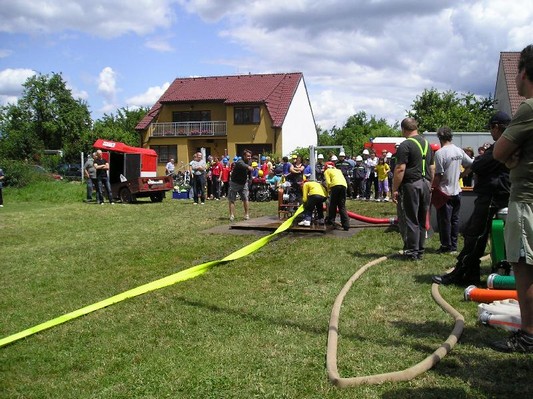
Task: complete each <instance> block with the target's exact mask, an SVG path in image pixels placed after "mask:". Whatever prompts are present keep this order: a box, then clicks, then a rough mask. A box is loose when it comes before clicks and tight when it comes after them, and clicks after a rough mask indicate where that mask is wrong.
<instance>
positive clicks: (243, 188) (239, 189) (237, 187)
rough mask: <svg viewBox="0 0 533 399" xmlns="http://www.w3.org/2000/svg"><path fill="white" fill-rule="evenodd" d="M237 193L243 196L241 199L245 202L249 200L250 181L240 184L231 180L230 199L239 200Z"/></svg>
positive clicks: (232, 200)
mask: <svg viewBox="0 0 533 399" xmlns="http://www.w3.org/2000/svg"><path fill="white" fill-rule="evenodd" d="M237 194H239V196H240V197H241V200H242V201H244V202H247V201H248V182H246V183H244V184H238V183H235V182H232V181H231V180H230V182H229V191H228V201H230V202H235V201H236V200H237Z"/></svg>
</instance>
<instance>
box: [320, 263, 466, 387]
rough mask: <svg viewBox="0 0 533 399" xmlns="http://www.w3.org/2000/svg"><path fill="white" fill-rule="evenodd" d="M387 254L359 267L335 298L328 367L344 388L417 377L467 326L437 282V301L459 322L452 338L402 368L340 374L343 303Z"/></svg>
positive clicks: (434, 288) (434, 292)
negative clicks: (441, 293)
mask: <svg viewBox="0 0 533 399" xmlns="http://www.w3.org/2000/svg"><path fill="white" fill-rule="evenodd" d="M386 259H387V257H386V256H383V257H381V258H379V259H376V260H373V261H372V262H369V263H367V264H366V265H364V266H363V267H361V269H359V270H358V271H357V272H356V273H355V274H354V275H353V276H352V277H351V278H350V279H349V280H348V282H347V283H346V284H345V285H344V287H343V288H342V290H341V292H340V293H339V295H338V296H337V298H336V299H335V303H334V304H333V309H332V310H331V317H330V320H329V331H328V345H327V355H326V368H327V372H328V378H329V380H330V381H331V382H332V383H333V384H334V385H336V386H338V387H340V388H346V387H350V386H355V385H361V384H380V383H382V382H387V381H407V380H411V379H413V378H414V377H416V376H418V375H420V374H422V373H423V372H425V371H427V370H429V369H430V368H432V367H433V366H434V365H435V364H437V363H438V362H439V361H440V360H441V359H442V358H443V357H444V356H446V354H447V353H448V352H450V351H451V350H452V348H453V347H454V346H455V344H456V343H457V341H458V340H459V338H460V337H461V334H462V332H463V328H464V317H463V316H462V315H461V314H460V313H459V312H458V311H457V310H455V309H454V308H453V307H452V306H451V305H450V304H448V303H447V302H446V301H445V300H444V299H443V298H442V296H441V295H440V292H439V285H438V284H433V285H432V287H431V295H432V297H433V299H434V300H435V302H437V304H438V305H439V306H440V307H441V308H442V309H443V310H444V311H446V312H447V313H448V314H450V316H452V317H453V318H454V320H455V326H454V328H453V330H452V332H451V334H450V335H449V337H448V339H447V340H446V341H444V343H443V344H442V345H441V346H440V347H438V348H437V350H435V352H433V353H432V354H431V355H429V356H428V357H426V358H425V359H424V360H422V361H421V362H420V363H417V364H415V365H414V366H412V367H409V368H407V369H404V370H401V371H395V372H391V373H384V374H374V375H367V376H361V377H349V378H344V377H341V376H340V375H339V372H338V370H337V344H338V330H339V314H340V309H341V306H342V302H343V300H344V297H345V296H346V294H347V293H348V291H349V290H350V288H351V286H352V285H353V283H354V282H355V281H356V280H357V279H358V278H359V277H360V276H361V275H362V274H363V273H364V272H365V271H366V270H367V269H369V268H370V267H372V266H374V265H377V264H378V263H381V262H383V261H384V260H386Z"/></svg>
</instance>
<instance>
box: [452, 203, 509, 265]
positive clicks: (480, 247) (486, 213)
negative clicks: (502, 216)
mask: <svg viewBox="0 0 533 399" xmlns="http://www.w3.org/2000/svg"><path fill="white" fill-rule="evenodd" d="M508 204H509V195H508V194H505V195H501V194H485V195H483V194H480V195H478V197H477V198H476V200H475V202H474V210H473V211H472V215H470V218H469V219H468V222H467V223H466V227H465V230H464V233H463V236H464V246H463V249H462V251H461V252H460V253H459V255H457V264H456V266H455V267H456V268H458V267H460V268H463V269H464V270H465V271H466V273H469V272H470V273H473V274H479V267H480V264H481V260H480V259H481V257H482V256H483V255H484V254H485V248H486V247H487V241H488V238H489V234H490V231H491V228H492V219H494V216H495V215H496V213H497V212H498V210H499V209H502V208H505V207H507V205H508Z"/></svg>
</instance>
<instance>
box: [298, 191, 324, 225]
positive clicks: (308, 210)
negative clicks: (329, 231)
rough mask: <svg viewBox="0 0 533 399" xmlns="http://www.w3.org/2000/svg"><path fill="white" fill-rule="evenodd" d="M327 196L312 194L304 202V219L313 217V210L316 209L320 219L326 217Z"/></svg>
mask: <svg viewBox="0 0 533 399" xmlns="http://www.w3.org/2000/svg"><path fill="white" fill-rule="evenodd" d="M325 200H326V197H323V196H321V195H310V196H309V197H307V201H306V202H305V204H304V212H303V214H304V220H311V219H313V211H314V210H315V209H316V216H317V218H318V219H324V201H325Z"/></svg>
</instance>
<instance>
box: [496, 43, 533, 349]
mask: <svg viewBox="0 0 533 399" xmlns="http://www.w3.org/2000/svg"><path fill="white" fill-rule="evenodd" d="M517 72H518V73H517V75H516V78H515V82H516V87H517V89H518V94H519V95H521V96H523V97H525V98H526V100H525V101H524V102H522V104H520V107H519V108H518V110H517V111H516V113H515V114H514V117H513V119H512V120H511V123H510V124H509V126H508V127H507V129H506V130H505V132H504V133H503V135H502V137H501V138H500V139H499V140H498V141H497V143H496V144H495V146H494V158H495V159H497V160H498V161H500V162H505V163H506V165H507V166H508V167H509V169H510V170H511V172H510V179H511V195H510V197H509V211H508V214H507V218H506V222H505V250H506V255H507V260H508V261H509V262H510V263H511V265H512V266H513V271H514V275H515V279H516V291H517V294H518V302H519V304H520V315H521V319H522V325H521V328H520V330H518V331H517V332H515V333H513V334H512V335H511V336H510V337H509V338H508V339H506V340H504V341H498V342H494V343H492V345H491V346H492V348H493V349H496V350H499V351H503V352H522V353H530V354H531V353H533V44H530V45H529V46H527V47H525V48H524V49H523V50H522V51H521V52H520V58H519V60H518V71H517Z"/></svg>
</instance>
